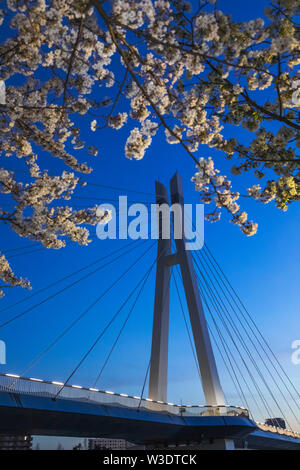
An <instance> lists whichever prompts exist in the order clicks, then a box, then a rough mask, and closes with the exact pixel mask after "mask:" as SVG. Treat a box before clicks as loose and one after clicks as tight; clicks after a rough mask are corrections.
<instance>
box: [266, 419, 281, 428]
mask: <svg viewBox="0 0 300 470" xmlns="http://www.w3.org/2000/svg"><path fill="white" fill-rule="evenodd" d="M265 424H266V425H267V426H274V427H275V428H281V429H286V424H285V421H284V419H282V418H268V419H266V421H265Z"/></svg>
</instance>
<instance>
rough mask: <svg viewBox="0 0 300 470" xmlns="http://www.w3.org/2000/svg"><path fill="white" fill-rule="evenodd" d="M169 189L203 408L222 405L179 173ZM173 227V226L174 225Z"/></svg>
mask: <svg viewBox="0 0 300 470" xmlns="http://www.w3.org/2000/svg"><path fill="white" fill-rule="evenodd" d="M170 187H171V202H172V205H173V204H179V205H180V207H181V215H180V217H181V221H180V223H181V227H182V237H181V238H175V243H176V248H177V259H178V262H179V265H180V270H181V275H182V280H183V286H184V290H185V296H186V300H187V304H188V309H189V314H190V319H191V326H192V331H193V336H194V342H195V348H196V354H197V359H198V363H199V368H200V373H201V379H202V387H203V392H204V395H205V400H206V404H207V405H225V398H224V394H223V391H222V387H221V383H220V379H219V375H218V371H217V366H216V362H215V357H214V353H213V349H212V346H211V341H210V337H209V332H208V328H207V323H206V319H205V314H204V310H203V306H202V302H201V299H200V294H199V289H198V284H197V280H196V275H195V271H194V266H193V261H192V256H191V252H190V251H187V250H186V249H185V236H184V200H183V194H182V184H181V178H180V176H179V175H178V173H176V174H175V175H174V176H173V178H172V179H171V183H170ZM173 217H175V216H174V214H173ZM177 223H178V222H177ZM173 225H175V221H174V224H173Z"/></svg>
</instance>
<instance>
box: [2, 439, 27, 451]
mask: <svg viewBox="0 0 300 470" xmlns="http://www.w3.org/2000/svg"><path fill="white" fill-rule="evenodd" d="M31 449H32V436H7V435H3V436H1V435H0V450H31Z"/></svg>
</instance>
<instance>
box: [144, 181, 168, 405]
mask: <svg viewBox="0 0 300 470" xmlns="http://www.w3.org/2000/svg"><path fill="white" fill-rule="evenodd" d="M155 191H156V204H159V205H161V204H165V205H166V206H168V207H169V196H168V191H167V189H166V187H165V186H164V185H162V184H161V183H159V182H156V183H155ZM157 215H158V221H157V223H158V237H159V238H158V243H157V265H156V285H155V300H154V317H153V333H152V348H151V361H150V378H149V398H151V399H152V400H155V401H163V402H166V401H167V382H168V346H169V301H170V299H169V296H170V266H169V265H167V264H166V263H165V257H166V256H169V255H170V253H171V237H169V238H168V239H164V238H163V236H162V233H163V213H161V212H159V211H158V214H157Z"/></svg>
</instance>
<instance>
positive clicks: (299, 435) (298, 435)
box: [256, 423, 300, 439]
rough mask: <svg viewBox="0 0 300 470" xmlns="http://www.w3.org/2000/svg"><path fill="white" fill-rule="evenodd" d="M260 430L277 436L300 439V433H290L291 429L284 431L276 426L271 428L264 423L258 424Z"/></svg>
mask: <svg viewBox="0 0 300 470" xmlns="http://www.w3.org/2000/svg"><path fill="white" fill-rule="evenodd" d="M256 424H257V426H258V427H259V429H261V430H262V431H267V432H272V433H276V434H282V435H283V436H290V437H295V438H297V439H300V433H299V432H295V431H290V430H289V429H283V428H279V427H276V426H270V425H268V424H264V423H256Z"/></svg>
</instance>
